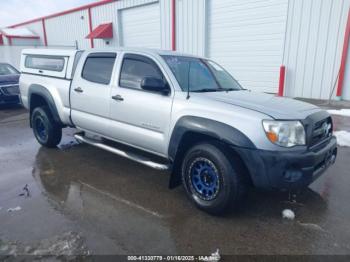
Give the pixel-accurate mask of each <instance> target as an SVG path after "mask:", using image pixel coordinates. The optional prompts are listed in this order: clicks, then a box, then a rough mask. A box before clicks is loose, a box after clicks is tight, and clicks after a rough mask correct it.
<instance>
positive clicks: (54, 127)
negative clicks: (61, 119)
mask: <svg viewBox="0 0 350 262" xmlns="http://www.w3.org/2000/svg"><path fill="white" fill-rule="evenodd" d="M31 121H32V127H33V132H34V136H35V138H36V139H37V140H38V142H39V143H40V144H41V145H43V146H46V147H56V146H57V145H58V144H59V143H60V141H61V138H62V128H61V127H60V126H59V125H58V124H57V123H56V122H55V121H54V120H53V117H52V114H51V112H50V109H49V108H48V107H47V106H43V107H37V108H35V109H34V110H33V112H32V117H31Z"/></svg>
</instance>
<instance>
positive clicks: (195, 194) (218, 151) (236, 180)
mask: <svg viewBox="0 0 350 262" xmlns="http://www.w3.org/2000/svg"><path fill="white" fill-rule="evenodd" d="M232 159H233V162H235V161H239V159H237V158H235V157H233V158H232ZM237 166H238V165H237ZM181 172H182V183H183V185H184V187H185V190H186V192H187V195H188V196H189V198H190V199H191V200H192V201H193V202H194V204H195V205H196V206H197V207H198V208H199V209H201V210H203V211H205V212H207V213H210V214H214V215H219V214H222V213H225V212H227V211H231V210H232V209H235V208H237V207H238V206H239V203H240V202H241V199H242V197H243V194H244V192H245V189H246V183H245V181H244V179H243V176H242V174H240V173H239V170H238V168H235V167H234V163H232V164H231V163H230V160H229V159H228V158H227V156H226V155H225V153H224V150H223V149H222V148H221V147H220V146H219V145H215V144H210V143H201V144H198V145H195V146H194V147H192V148H190V149H189V150H188V151H187V153H186V155H185V157H184V160H183V162H182V168H181Z"/></svg>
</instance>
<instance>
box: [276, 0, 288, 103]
mask: <svg viewBox="0 0 350 262" xmlns="http://www.w3.org/2000/svg"><path fill="white" fill-rule="evenodd" d="M289 7H290V0H288V5H287V19H286V26H285V29H284V42H283V54H282V65H281V66H280V73H279V84H278V93H277V95H278V96H283V95H284V86H285V79H286V66H285V61H284V58H285V54H286V43H287V30H288V22H289V21H288V20H289Z"/></svg>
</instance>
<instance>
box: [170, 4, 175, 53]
mask: <svg viewBox="0 0 350 262" xmlns="http://www.w3.org/2000/svg"><path fill="white" fill-rule="evenodd" d="M171 50H173V51H175V50H176V0H171Z"/></svg>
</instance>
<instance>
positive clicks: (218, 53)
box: [207, 0, 288, 92]
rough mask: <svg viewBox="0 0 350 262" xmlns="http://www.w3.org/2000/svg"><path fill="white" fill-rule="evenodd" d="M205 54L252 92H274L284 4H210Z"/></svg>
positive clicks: (271, 0)
mask: <svg viewBox="0 0 350 262" xmlns="http://www.w3.org/2000/svg"><path fill="white" fill-rule="evenodd" d="M208 3H209V6H208V46H207V52H208V53H207V54H208V56H209V57H211V58H212V59H214V60H217V61H218V62H219V63H220V64H222V65H223V66H224V67H225V68H226V69H227V70H228V71H229V72H230V73H232V75H233V76H235V77H236V78H237V80H238V81H239V82H240V83H241V84H242V85H243V86H244V87H245V88H248V89H251V90H256V91H263V92H276V91H277V87H278V80H279V67H280V65H281V63H282V55H283V42H284V31H285V26H286V11H287V5H288V2H287V1H286V0H254V1H252V0H236V1H232V0H220V1H217V0H209V1H208Z"/></svg>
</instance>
